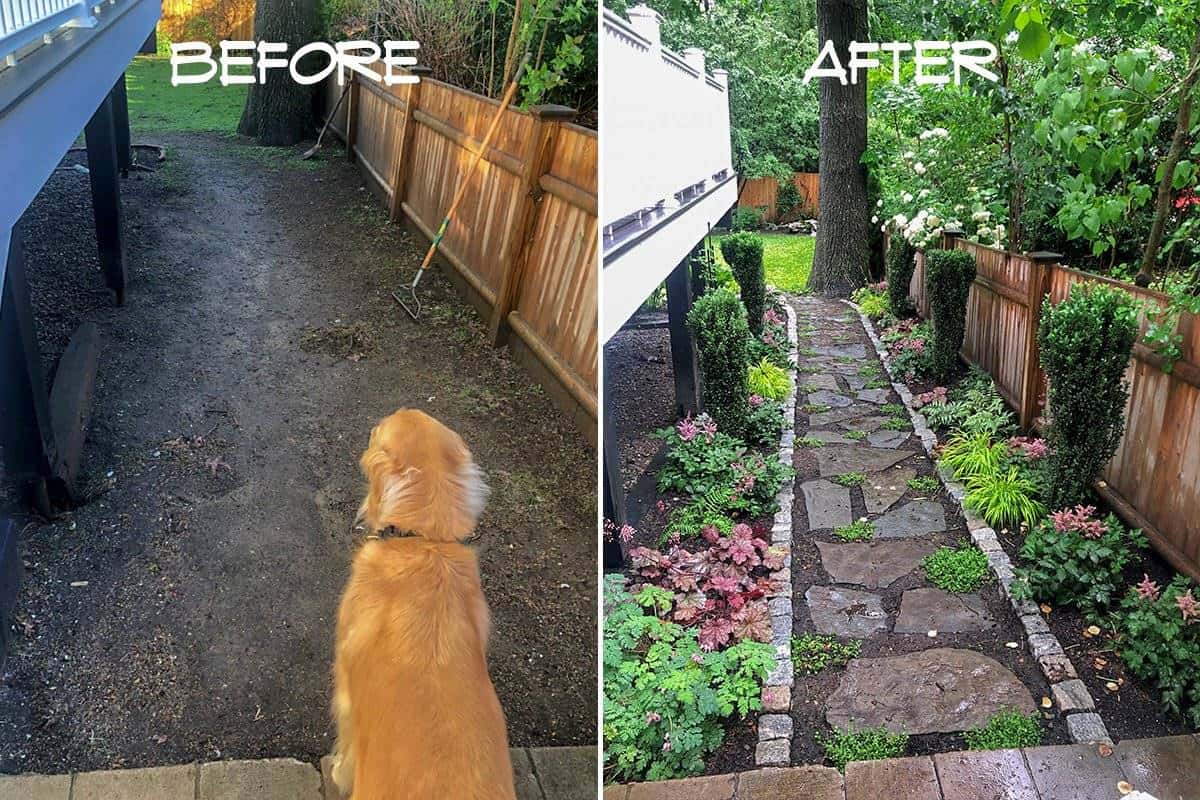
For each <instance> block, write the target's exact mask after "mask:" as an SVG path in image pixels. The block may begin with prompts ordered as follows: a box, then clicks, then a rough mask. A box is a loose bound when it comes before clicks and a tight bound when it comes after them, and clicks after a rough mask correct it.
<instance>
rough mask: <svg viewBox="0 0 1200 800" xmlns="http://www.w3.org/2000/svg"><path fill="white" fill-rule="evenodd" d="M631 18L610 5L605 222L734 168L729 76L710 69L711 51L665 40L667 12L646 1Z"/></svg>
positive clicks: (603, 127)
mask: <svg viewBox="0 0 1200 800" xmlns="http://www.w3.org/2000/svg"><path fill="white" fill-rule="evenodd" d="M628 15H629V18H628V20H626V19H625V18H623V17H622V16H620V15H619V14H616V13H614V12H612V11H609V10H608V9H605V10H604V26H603V37H604V80H603V81H601V85H602V86H601V91H602V92H603V93H604V96H603V98H602V101H601V108H602V109H603V113H602V114H601V115H600V144H601V147H602V148H603V149H604V165H605V176H604V220H603V222H604V224H605V225H606V226H608V225H612V224H613V223H616V222H617V221H619V220H621V219H624V218H626V217H628V216H629V215H631V214H636V213H637V212H639V211H642V210H643V209H646V208H654V207H655V206H660V207H670V206H672V205H677V204H678V202H679V199H678V198H677V197H676V195H677V194H679V193H681V192H684V191H685V190H687V189H688V188H689V187H693V186H695V185H697V184H700V183H703V182H705V181H708V180H710V179H712V178H713V176H714V175H718V174H721V173H722V172H726V173H728V172H732V157H731V147H730V139H729V95H728V76H727V74H726V73H725V71H724V70H713V72H712V74H711V75H709V74H708V73H707V72H705V66H704V51H703V50H698V49H691V48H689V49H688V50H685V51H683V53H682V54H677V53H674V52H672V51H671V50H668V49H667V48H665V47H663V46H662V42H661V39H660V37H659V24H660V22H661V20H662V17H660V16H659V15H658V12H656V11H654V10H653V9H651V8H648V7H647V6H644V5H638V6H634V7H632V8H630V9H629V12H628Z"/></svg>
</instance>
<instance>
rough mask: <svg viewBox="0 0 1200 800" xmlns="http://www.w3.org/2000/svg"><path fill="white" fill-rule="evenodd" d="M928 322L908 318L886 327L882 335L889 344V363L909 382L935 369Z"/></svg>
mask: <svg viewBox="0 0 1200 800" xmlns="http://www.w3.org/2000/svg"><path fill="white" fill-rule="evenodd" d="M931 337H932V332H931V329H930V327H929V323H927V322H918V321H917V320H913V319H906V320H903V321H901V322H898V323H897V324H895V325H893V326H891V327H889V328H885V329H884V331H883V333H882V334H881V335H880V339H882V340H883V341H884V342H885V343H886V344H887V345H888V363H889V364H891V366H892V369H893V370H895V371H896V372H897V373H899V374H900V376H901V377H902V378H903V379H904V380H905V381H906V382H908V383H912V382H913V381H916V380H920V379H922V378H925V377H928V376H929V375H930V374H931V372H932V370H933V360H932V358H931V357H930V349H929V340H930V338H931Z"/></svg>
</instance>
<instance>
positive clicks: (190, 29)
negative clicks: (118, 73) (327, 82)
mask: <svg viewBox="0 0 1200 800" xmlns="http://www.w3.org/2000/svg"><path fill="white" fill-rule="evenodd" d="M158 29H159V30H160V31H162V32H163V33H165V34H167V36H169V37H170V38H171V41H173V42H186V41H196V40H202V41H207V42H208V43H209V44H211V45H216V43H217V42H219V41H220V40H222V39H229V40H232V41H250V40H252V39H253V38H254V0H162V17H160V18H159V22H158ZM330 107H331V108H332V106H330Z"/></svg>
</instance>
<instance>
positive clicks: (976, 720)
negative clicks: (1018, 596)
mask: <svg viewBox="0 0 1200 800" xmlns="http://www.w3.org/2000/svg"><path fill="white" fill-rule="evenodd" d="M1010 709H1015V710H1018V711H1022V712H1028V711H1033V710H1034V709H1035V705H1034V701H1033V697H1032V696H1031V695H1030V693H1029V690H1028V689H1026V688H1025V687H1024V686H1023V685H1022V684H1021V681H1020V680H1019V679H1018V678H1017V676H1016V675H1014V674H1013V673H1012V672H1011V671H1010V670H1009V669H1007V668H1006V667H1005V666H1004V665H1003V664H1001V663H1000V662H998V661H996V660H995V659H992V658H988V657H987V656H985V655H983V654H981V653H976V652H973V651H971V650H960V649H956V648H948V647H936V648H933V649H931V650H922V651H919V652H916V653H909V654H906V655H902V656H889V657H885V658H857V659H854V660H853V661H851V662H850V663H849V664H847V665H846V672H845V674H844V675H843V676H842V679H841V682H840V683H839V684H838V687H837V689H836V690H835V691H834V693H833V694H832V695H830V696H829V700H828V704H827V706H826V708H825V720H826V721H827V722H828V723H829V724H830V725H831V726H833V727H834V728H837V729H842V728H854V729H856V730H861V729H863V728H879V727H883V728H887V729H888V730H889V731H892V732H893V733H907V734H911V735H919V734H923V733H958V732H960V731H965V730H969V729H971V728H976V727H979V726H981V725H983V724H985V723H986V722H987V720H988V718H989V717H991V716H992V715H993V714H996V713H997V712H1000V711H1004V710H1010Z"/></svg>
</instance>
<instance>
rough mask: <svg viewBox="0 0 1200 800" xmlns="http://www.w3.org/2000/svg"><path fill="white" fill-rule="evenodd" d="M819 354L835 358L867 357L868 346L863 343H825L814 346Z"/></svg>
mask: <svg viewBox="0 0 1200 800" xmlns="http://www.w3.org/2000/svg"><path fill="white" fill-rule="evenodd" d="M813 350H816V351H817V353H818V354H819V355H823V356H832V357H833V358H860V359H865V358H866V357H867V348H866V346H865V345H862V344H848V343H847V344H825V345H819V346H817V347H814V348H813Z"/></svg>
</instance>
